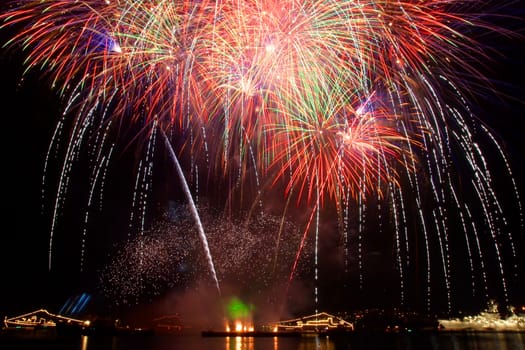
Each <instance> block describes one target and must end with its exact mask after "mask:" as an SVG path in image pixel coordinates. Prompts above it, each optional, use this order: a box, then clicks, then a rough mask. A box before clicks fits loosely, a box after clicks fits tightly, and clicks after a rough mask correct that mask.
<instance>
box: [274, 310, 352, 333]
mask: <svg viewBox="0 0 525 350" xmlns="http://www.w3.org/2000/svg"><path fill="white" fill-rule="evenodd" d="M269 328H271V329H272V331H274V332H280V333H287V332H288V333H300V334H318V335H329V334H332V335H336V334H345V333H350V332H353V331H354V324H353V323H351V322H348V321H346V320H344V319H342V318H340V317H337V316H334V315H331V314H329V313H326V312H319V313H316V314H313V315H309V316H303V317H299V318H294V319H289V320H283V321H280V322H277V323H274V324H272V325H269Z"/></svg>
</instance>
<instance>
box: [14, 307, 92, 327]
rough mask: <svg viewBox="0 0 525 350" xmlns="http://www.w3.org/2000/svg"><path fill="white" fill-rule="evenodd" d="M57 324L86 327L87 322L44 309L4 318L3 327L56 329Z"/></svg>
mask: <svg viewBox="0 0 525 350" xmlns="http://www.w3.org/2000/svg"><path fill="white" fill-rule="evenodd" d="M57 324H71V325H79V326H88V325H89V321H88V320H79V319H75V318H71V317H67V316H62V315H55V314H52V313H50V312H49V311H47V310H46V309H38V310H35V311H31V312H28V313H25V314H23V315H19V316H14V317H10V318H8V317H7V316H5V317H4V327H5V328H6V329H27V330H34V329H56V327H57Z"/></svg>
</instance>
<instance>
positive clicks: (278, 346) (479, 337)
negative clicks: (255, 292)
mask: <svg viewBox="0 0 525 350" xmlns="http://www.w3.org/2000/svg"><path fill="white" fill-rule="evenodd" d="M0 349H6V350H7V349H9V350H35V349H39V350H187V349H191V350H193V349H197V350H200V349H202V350H375V349H380V350H495V349H498V350H525V333H524V332H521V333H520V332H516V333H514V332H508V333H497V332H487V333H475V332H460V333H445V332H428V333H408V334H383V333H377V334H352V335H350V336H345V337H341V338H338V337H317V336H302V337H297V338H295V337H294V338H290V337H280V338H278V337H255V338H254V337H201V336H200V334H195V335H182V336H160V335H154V336H124V337H116V336H115V337H112V336H76V337H66V338H64V337H58V336H56V335H55V336H45V337H44V336H42V335H39V334H36V333H33V334H17V335H16V336H5V335H1V334H0Z"/></svg>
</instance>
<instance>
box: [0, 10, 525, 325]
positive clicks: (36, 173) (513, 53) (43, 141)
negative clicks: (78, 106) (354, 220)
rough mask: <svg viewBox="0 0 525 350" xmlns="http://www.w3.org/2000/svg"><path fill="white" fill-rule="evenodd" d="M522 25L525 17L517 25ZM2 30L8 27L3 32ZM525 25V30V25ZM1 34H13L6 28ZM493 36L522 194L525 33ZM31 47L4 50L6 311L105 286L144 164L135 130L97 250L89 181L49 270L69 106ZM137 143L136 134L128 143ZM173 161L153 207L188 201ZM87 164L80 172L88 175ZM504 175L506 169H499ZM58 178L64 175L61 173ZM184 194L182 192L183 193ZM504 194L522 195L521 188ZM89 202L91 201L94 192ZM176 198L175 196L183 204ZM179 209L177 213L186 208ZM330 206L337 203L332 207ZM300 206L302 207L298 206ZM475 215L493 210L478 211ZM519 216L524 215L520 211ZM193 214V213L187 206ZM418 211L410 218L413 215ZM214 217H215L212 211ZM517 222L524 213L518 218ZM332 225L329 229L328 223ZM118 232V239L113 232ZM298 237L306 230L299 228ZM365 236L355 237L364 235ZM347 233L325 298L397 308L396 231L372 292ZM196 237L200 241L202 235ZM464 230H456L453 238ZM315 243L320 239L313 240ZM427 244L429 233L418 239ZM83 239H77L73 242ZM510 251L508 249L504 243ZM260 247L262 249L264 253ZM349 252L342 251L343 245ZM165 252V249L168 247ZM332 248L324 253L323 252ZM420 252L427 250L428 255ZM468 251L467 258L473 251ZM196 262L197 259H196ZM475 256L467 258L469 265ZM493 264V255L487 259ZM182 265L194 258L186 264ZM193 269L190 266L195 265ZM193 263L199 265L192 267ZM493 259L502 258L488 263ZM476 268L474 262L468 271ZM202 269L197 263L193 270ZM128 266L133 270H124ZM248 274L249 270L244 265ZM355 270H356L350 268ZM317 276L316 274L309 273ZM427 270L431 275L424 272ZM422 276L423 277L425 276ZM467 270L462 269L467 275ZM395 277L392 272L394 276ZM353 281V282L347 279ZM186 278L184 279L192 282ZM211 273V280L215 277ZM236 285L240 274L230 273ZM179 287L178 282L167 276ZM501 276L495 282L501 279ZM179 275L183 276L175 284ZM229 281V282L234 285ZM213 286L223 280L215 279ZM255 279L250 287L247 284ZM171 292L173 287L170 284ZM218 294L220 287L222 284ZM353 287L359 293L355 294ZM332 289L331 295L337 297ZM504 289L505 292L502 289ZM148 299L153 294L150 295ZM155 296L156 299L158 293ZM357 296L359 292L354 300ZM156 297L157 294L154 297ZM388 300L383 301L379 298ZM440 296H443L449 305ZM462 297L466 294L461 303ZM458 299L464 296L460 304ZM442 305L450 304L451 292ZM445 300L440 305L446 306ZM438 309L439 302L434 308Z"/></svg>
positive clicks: (119, 162)
mask: <svg viewBox="0 0 525 350" xmlns="http://www.w3.org/2000/svg"><path fill="white" fill-rule="evenodd" d="M514 7H515V9H516V10H515V11H514V14H515V15H517V16H519V17H523V11H522V10H523V8H524V5H523V1H520V2H517V3H516V4H515V5H514ZM516 27H518V26H516ZM0 33H1V32H0ZM522 33H523V31H522ZM2 34H3V35H2V36H0V39H1V41H2V42H3V41H4V40H3V39H4V37H5V33H2ZM488 44H489V45H491V46H492V47H495V48H496V49H498V50H499V51H500V52H501V53H502V55H501V57H496V56H493V57H492V58H494V59H495V61H496V62H495V63H490V64H489V67H485V68H486V71H487V76H488V77H489V78H490V79H491V81H493V82H494V85H495V86H496V87H498V91H499V93H500V94H499V95H498V96H489V95H486V96H480V97H479V101H476V102H477V104H476V106H477V108H478V111H477V112H479V113H477V115H478V116H479V118H480V119H481V120H483V121H485V122H486V123H487V125H489V126H490V127H491V128H492V130H493V131H494V133H495V134H496V135H498V137H499V139H501V140H503V141H502V144H503V147H504V149H505V151H506V152H507V153H508V154H509V159H510V162H511V166H512V169H513V171H514V175H515V178H516V180H517V185H518V187H519V188H520V189H521V198H522V201H523V198H525V167H524V164H525V163H524V162H525V153H524V152H525V151H524V148H523V131H522V130H523V127H522V124H523V120H522V119H523V117H524V116H525V115H524V112H523V111H524V110H525V104H524V102H525V101H523V96H525V84H524V83H523V82H524V78H525V76H524V73H523V72H524V69H523V64H525V56H524V53H523V52H524V50H525V40H524V39H520V38H502V37H499V36H498V37H497V39H490V41H489V42H488ZM22 59H23V56H22V55H21V54H20V53H19V52H16V51H15V52H13V51H9V52H8V51H6V50H5V49H4V50H1V51H0V69H1V72H2V74H1V77H2V78H1V79H0V90H1V94H0V106H2V109H1V111H2V112H1V116H2V130H3V132H2V138H1V142H2V149H3V150H4V152H3V160H2V164H3V165H2V169H3V171H2V184H3V191H2V201H1V203H2V208H1V212H2V218H3V220H2V222H3V229H2V233H1V238H0V247H1V249H0V261H1V266H2V274H1V278H2V283H1V285H2V289H1V292H0V295H1V298H0V316H2V317H3V316H4V315H17V314H21V313H23V312H26V311H32V310H34V309H37V308H40V307H45V308H48V309H49V310H50V311H55V312H56V311H58V309H59V308H60V307H61V306H62V304H63V303H64V302H65V301H66V300H67V298H69V297H70V296H73V295H76V294H79V293H82V292H89V293H93V294H94V295H95V294H97V293H98V292H99V290H98V283H99V282H100V279H99V278H100V271H101V270H102V269H103V268H104V266H107V264H108V263H109V261H110V260H108V259H110V255H111V252H114V250H112V249H113V248H114V244H115V242H118V241H119V240H120V239H123V238H126V237H127V235H128V233H129V227H128V225H129V218H130V202H131V193H132V186H133V183H134V177H133V170H130V169H134V168H136V166H137V158H136V153H135V148H134V147H135V146H136V144H135V143H134V142H135V141H134V140H133V138H132V137H129V136H125V137H123V139H124V142H123V143H121V144H120V145H119V148H118V152H117V155H116V156H115V157H114V159H113V160H114V164H112V166H111V170H112V175H111V176H110V177H108V180H107V184H106V185H107V186H106V187H107V189H106V190H105V194H104V196H105V200H104V211H103V212H97V213H96V214H93V217H92V219H91V221H90V224H89V230H88V234H87V237H88V239H87V242H88V243H87V251H88V252H89V253H88V254H87V256H86V257H85V259H86V260H85V263H84V266H83V269H84V271H82V272H81V271H79V270H80V256H79V248H78V247H79V244H80V237H81V235H82V229H81V228H79V227H80V226H82V225H80V224H79V223H81V222H82V221H83V220H84V214H85V212H84V209H80V210H76V208H78V206H80V205H82V204H81V203H82V199H79V198H84V197H83V196H85V191H86V188H85V186H86V184H85V183H84V184H79V183H76V182H74V183H72V184H71V193H72V195H71V196H70V198H69V199H68V200H67V202H66V204H65V210H64V211H63V213H61V214H60V215H61V217H60V223H61V225H60V228H59V230H57V234H56V237H55V243H54V244H55V245H54V249H55V250H56V253H55V255H54V257H55V259H56V260H55V262H54V268H53V270H52V271H48V249H49V233H50V225H51V224H50V223H51V220H50V217H51V214H52V206H53V201H54V199H55V193H54V192H53V186H52V185H49V184H48V183H46V184H42V179H43V174H44V172H43V170H44V163H45V157H46V153H47V151H48V147H49V143H50V140H51V137H52V135H53V132H54V130H55V126H56V123H57V121H58V120H59V118H60V116H61V115H62V110H63V106H62V102H61V99H60V98H59V96H58V94H57V93H55V92H53V91H51V89H50V88H49V84H48V82H47V81H46V80H45V79H42V78H41V76H40V74H39V72H37V71H33V72H31V73H30V74H29V75H27V76H25V77H24V79H23V81H22V80H21V77H22V75H23V66H22ZM128 142H129V143H128ZM159 157H160V160H161V163H162V157H164V160H165V162H166V163H168V164H165V165H164V166H160V167H159V168H158V171H157V173H156V175H155V182H154V192H153V193H152V196H151V202H152V203H151V207H150V208H149V212H150V213H160V212H162V211H168V212H169V210H171V209H173V208H177V210H179V211H180V210H181V209H180V207H181V202H184V199H183V197H182V196H181V194H180V191H181V190H180V188H178V184H179V182H178V180H177V179H176V175H175V173H174V172H173V169H172V168H171V165H170V164H169V160H168V158H167V156H166V154H164V155H160V156H159ZM59 166H60V163H59V162H51V163H50V166H49V169H48V171H49V173H48V176H49V178H50V179H52V180H53V174H55V175H56V172H57V169H58V168H59ZM82 171H83V170H82V168H81V169H80V170H78V172H79V173H78V174H76V176H78V177H77V179H78V178H81V173H82ZM495 173H496V174H497V173H498V172H497V171H495ZM55 181H56V180H55ZM175 197H177V198H176V199H175ZM503 197H504V198H507V199H512V198H511V194H509V195H508V196H507V195H504V196H503ZM84 203H85V201H84ZM174 203H175V204H174ZM177 210H175V214H174V215H179V216H184V214H180V213H179V212H178V211H177ZM327 211H328V209H327ZM298 213H300V210H298ZM475 215H483V214H482V213H477V214H475ZM512 215H517V214H516V212H513V214H512ZM186 216H187V214H186ZM409 219H410V218H409ZM210 221H212V219H210ZM512 221H513V222H516V221H519V220H515V218H514V219H513V220H512ZM513 230H514V231H513V233H514V239H515V241H514V243H515V250H516V254H517V257H518V259H517V260H518V262H517V263H516V265H517V269H516V270H515V274H514V275H513V276H511V277H509V279H508V285H509V290H510V294H511V299H512V302H513V303H515V304H521V305H523V304H525V286H524V283H523V280H524V279H525V270H524V268H525V265H524V264H523V263H521V261H519V260H520V259H522V257H523V255H524V254H525V252H524V238H525V237H524V234H525V232H523V230H522V228H520V227H519V225H516V227H515V228H514V229H513ZM327 231H329V228H327ZM108 238H110V239H108ZM295 238H297V237H295ZM354 238H355V237H354ZM340 239H341V238H340V237H338V236H337V235H336V234H334V235H331V236H330V235H328V236H326V238H325V239H323V241H322V243H321V251H322V252H324V255H323V256H324V258H322V259H321V261H322V262H321V263H320V264H321V265H320V267H319V269H320V276H321V277H320V280H321V281H322V282H320V283H322V284H323V286H322V288H321V290H320V298H321V300H322V301H321V304H322V305H323V306H322V307H321V309H322V308H323V307H326V308H327V309H330V310H335V309H337V308H338V307H340V306H341V305H344V308H348V309H359V308H370V307H386V308H389V307H395V306H396V300H397V299H396V296H397V295H395V296H393V295H392V294H395V293H392V290H391V289H389V287H388V286H389V285H390V284H396V283H397V282H395V281H394V280H395V274H396V271H395V264H394V263H392V262H391V261H389V262H388V263H385V260H390V259H392V250H393V245H394V243H395V242H394V239H393V237H386V238H385V237H381V236H379V235H377V234H376V235H374V233H370V236H369V237H368V238H367V241H366V242H367V248H368V251H367V260H366V269H367V272H366V274H365V277H366V278H365V282H366V283H365V286H366V288H365V291H364V292H363V291H361V292H360V291H359V290H356V288H357V287H355V286H356V285H359V277H358V275H357V268H356V265H355V264H357V261H352V262H353V264H354V265H352V266H351V267H350V268H349V269H350V270H351V271H350V272H348V271H347V272H345V271H343V269H341V268H340V259H341V257H340V256H338V255H337V254H338V250H337V248H336V247H337V246H338V245H339V244H340ZM195 240H197V239H196V238H195ZM453 241H454V238H452V239H451V245H452V243H453ZM310 243H311V242H310ZM418 244H419V246H421V242H418ZM72 247H74V248H72ZM502 251H503V252H505V254H506V253H508V251H506V250H505V249H504V248H502ZM255 253H256V252H255V251H254V254H255ZM339 253H340V252H339ZM163 254H165V253H163ZM321 254H323V253H321ZM420 259H423V258H422V257H420ZM463 259H464V258H463ZM189 261H193V260H189ZM466 263H467V261H465V260H461V259H458V260H457V261H455V264H458V270H459V266H460V265H461V264H466ZM487 265H490V262H489V263H488V264H487ZM179 266H180V269H183V268H184V266H185V265H184V264H182V263H181V264H180V265H179ZM185 268H188V267H185ZM189 268H190V269H191V267H189ZM488 268H489V269H490V268H493V266H489V267H488ZM203 270H205V268H202V270H201V271H203ZM464 272H465V273H467V272H468V271H464ZM193 273H194V274H197V273H196V272H193ZM122 274H123V275H125V272H124V271H122ZM239 274H240V275H242V273H241V272H239ZM299 274H300V273H299ZM345 274H348V275H345ZM306 275H307V274H306ZM345 276H346V277H345ZM418 276H421V275H418ZM302 277H304V280H303V284H302V285H301V286H298V287H297V290H300V289H301V288H304V290H306V291H307V294H308V293H311V288H312V285H311V283H312V281H311V279H310V280H309V279H308V278H307V277H305V276H302ZM419 278H421V277H419ZM455 278H458V279H461V278H462V275H461V274H460V275H459V277H455ZM390 279H392V281H389V280H390ZM341 281H343V282H341ZM187 282H188V281H184V280H183V281H182V282H181V283H187ZM208 282H209V281H208ZM228 282H229V283H227V284H228V285H229V284H230V283H233V282H232V281H228ZM409 282H410V286H411V287H410V288H409V289H408V291H407V293H406V297H407V299H410V298H411V299H410V300H415V299H418V294H421V293H424V291H422V288H421V284H422V281H421V280H420V279H418V278H415V277H414V278H413V279H412V280H410V281H409ZM162 283H165V284H166V285H169V286H171V287H172V288H173V289H174V290H177V288H179V287H180V286H177V285H175V286H173V283H171V284H170V282H169V281H164V280H163V281H162ZM491 283H492V282H491ZM175 284H176V283H175ZM227 284H226V283H225V289H228V288H229V287H228V286H226V285H227ZM210 288H211V289H213V287H212V286H211V287H210ZM246 288H247V287H246ZM435 288H436V293H437V294H438V293H443V292H444V290H443V288H442V286H439V285H438V286H436V287H435ZM160 294H161V295H165V294H167V291H162V292H161V293H160ZM212 294H213V293H212ZM349 295H350V296H351V297H349ZM455 295H457V298H458V299H457V300H465V302H466V301H467V300H470V299H471V298H470V297H469V291H468V290H466V291H461V290H455ZM327 296H328V297H327ZM498 297H500V296H498ZM303 298H304V299H305V300H303V299H299V298H298V299H297V304H298V305H297V306H296V307H290V312H294V311H299V312H301V311H300V309H301V307H304V309H305V310H306V312H309V311H310V310H311V307H312V303H311V300H309V299H310V298H311V294H310V297H308V296H306V297H303ZM146 299H147V298H146ZM153 299H154V298H153ZM349 299H351V301H349ZM149 300H151V298H150V299H149ZM378 300H380V302H378ZM439 303H440V302H438V304H439ZM458 303H460V302H458ZM458 303H455V305H457V304H458ZM441 304H442V305H441V306H442V307H443V309H445V308H446V307H445V305H443V301H442V300H441ZM412 306H413V307H414V308H416V309H417V308H420V309H424V302H422V301H421V300H417V301H415V302H413V304H412ZM476 307H477V305H471V304H467V303H466V304H465V309H466V310H469V308H470V309H476ZM436 308H439V306H436ZM434 311H435V312H438V311H437V310H434Z"/></svg>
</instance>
